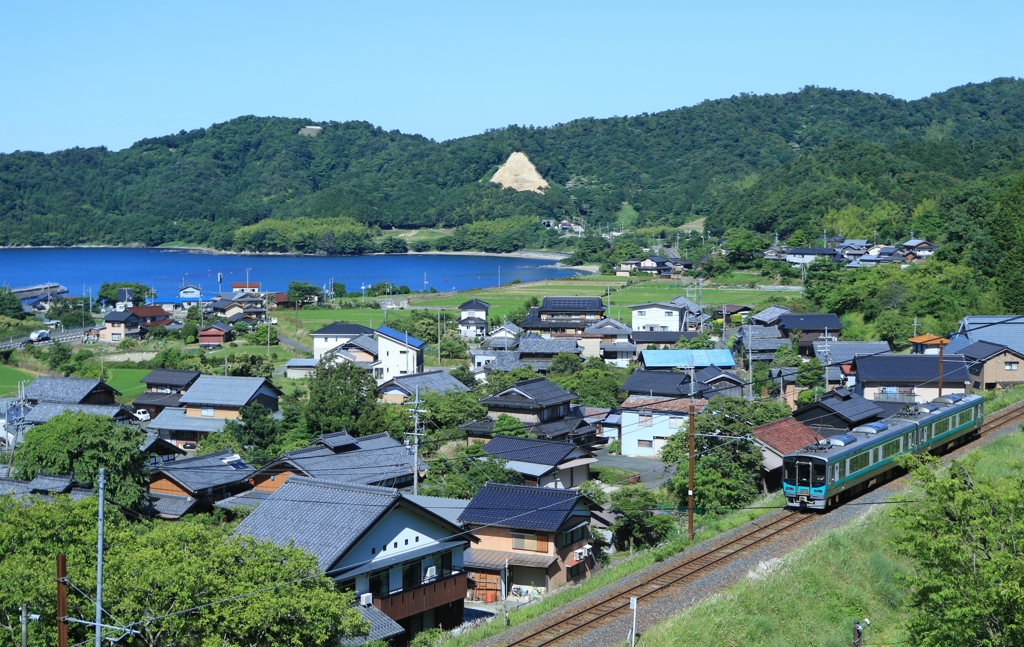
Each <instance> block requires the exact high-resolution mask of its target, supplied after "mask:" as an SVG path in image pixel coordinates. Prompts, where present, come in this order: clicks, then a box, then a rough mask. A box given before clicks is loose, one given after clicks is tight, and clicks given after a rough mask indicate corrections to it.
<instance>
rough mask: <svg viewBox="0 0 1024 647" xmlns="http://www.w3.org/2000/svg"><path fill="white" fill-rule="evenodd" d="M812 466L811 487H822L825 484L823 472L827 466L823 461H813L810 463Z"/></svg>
mask: <svg viewBox="0 0 1024 647" xmlns="http://www.w3.org/2000/svg"><path fill="white" fill-rule="evenodd" d="M811 466H812V467H813V475H812V477H811V481H812V482H811V487H822V486H824V485H825V473H826V470H827V466H826V465H825V462H824V461H814V462H813V463H811Z"/></svg>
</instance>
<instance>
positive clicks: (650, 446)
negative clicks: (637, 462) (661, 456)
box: [636, 440, 654, 449]
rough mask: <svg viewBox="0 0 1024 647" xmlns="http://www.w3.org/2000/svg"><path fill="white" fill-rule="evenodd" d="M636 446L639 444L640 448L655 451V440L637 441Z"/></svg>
mask: <svg viewBox="0 0 1024 647" xmlns="http://www.w3.org/2000/svg"><path fill="white" fill-rule="evenodd" d="M636 444H637V446H638V447H643V448H646V449H654V441H653V440H638V441H636Z"/></svg>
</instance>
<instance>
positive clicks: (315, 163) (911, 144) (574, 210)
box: [0, 78, 1024, 253]
mask: <svg viewBox="0 0 1024 647" xmlns="http://www.w3.org/2000/svg"><path fill="white" fill-rule="evenodd" d="M311 123H312V122H310V121H308V120H305V119H284V118H259V117H251V116H250V117H240V118H238V119H234V120H232V121H229V122H227V123H223V124H217V125H214V126H211V127H210V128H206V129H199V130H194V131H191V132H185V131H182V132H180V133H178V134H176V135H168V136H165V137H157V138H153V139H145V140H142V141H140V142H138V143H136V144H135V145H133V146H131V147H130V148H127V149H125V150H122V151H119V152H111V151H108V150H106V149H105V148H88V149H82V148H74V149H69V150H66V151H60V152H57V153H52V154H41V153H31V152H15V153H12V154H6V155H0V245H17V244H31V245H72V244H77V243H88V242H93V243H108V244H122V243H124V244H127V243H143V244H146V245H159V244H162V243H166V242H171V241H180V242H188V243H197V244H206V245H211V246H214V247H221V248H228V247H231V246H233V245H236V244H243V245H247V246H249V247H250V248H263V249H274V248H281V247H285V248H288V247H292V248H297V249H302V250H303V251H314V250H315V249H318V248H320V249H321V250H322V251H323V249H322V246H323V244H322V242H321V241H323V240H326V237H327V236H330V238H331V240H337V239H338V238H339V237H342V238H344V237H346V236H347V235H348V234H350V233H351V232H354V231H358V232H363V233H365V234H367V235H372V234H376V233H377V231H378V228H379V229H381V230H385V231H386V230H389V229H392V228H419V227H435V226H445V227H457V226H463V225H467V224H469V223H479V222H480V221H495V220H502V221H507V222H506V223H505V224H504V225H501V226H500V227H498V229H499V230H500V231H501V232H503V233H502V235H506V234H507V238H508V240H507V241H504V242H503V244H506V243H507V244H508V245H511V246H513V247H515V246H516V245H522V244H525V242H524V240H525V238H524V237H528V234H527V233H525V230H526V229H531V228H532V225H529V223H533V222H536V221H537V220H538V219H540V218H556V219H563V218H570V219H574V220H583V221H585V222H586V223H587V224H588V225H589V226H591V227H594V226H601V225H612V224H614V223H615V222H616V220H617V215H616V214H618V213H619V212H620V211H621V210H622V209H623V203H628V204H629V205H630V206H631V207H632V210H630V214H631V217H632V218H635V219H636V221H637V224H638V225H640V226H653V225H668V226H677V225H680V224H682V223H684V222H686V221H688V220H692V219H694V218H697V217H707V221H706V222H707V227H708V229H709V230H710V231H711V232H713V233H722V232H724V231H725V230H727V229H729V228H733V227H742V228H748V229H754V230H756V231H759V232H763V233H768V232H773V233H777V234H779V235H780V236H782V237H786V236H789V235H791V234H793V233H794V232H797V234H796V238H797V239H800V238H803V237H807V238H809V239H813V238H814V237H816V236H820V235H821V228H822V227H823V226H824V227H828V228H829V229H830V230H835V229H840V228H842V229H844V233H847V235H851V236H852V235H853V234H854V233H858V234H865V236H866V235H868V233H869V230H870V231H871V232H874V231H879V236H882V235H903V234H904V233H905V232H906V231H909V230H910V229H914V231H915V233H918V232H919V233H922V234H924V235H928V236H936V237H941V236H944V235H945V232H944V228H945V224H944V223H946V222H948V217H947V215H948V214H947V213H946V212H947V211H948V210H949V209H952V208H954V206H955V205H956V204H962V203H965V202H966V201H968V200H969V199H970V198H971V196H975V197H976V196H978V195H981V196H983V197H984V196H986V195H990V194H993V192H998V190H999V189H1000V187H1001V186H1002V185H1003V183H1004V182H1005V179H1006V178H1008V177H1010V176H1012V175H1013V174H1015V173H1017V172H1019V171H1020V170H1021V168H1022V158H1021V155H1020V152H1021V150H1022V148H1024V80H1017V79H1012V78H1011V79H997V80H994V81H991V82H988V83H980V84H971V85H966V86H962V87H958V88H954V89H951V90H949V91H946V92H942V93H938V94H934V95H932V96H930V97H927V98H925V99H921V100H918V101H903V100H899V99H895V98H893V97H890V96H886V95H878V94H869V93H864V92H854V91H837V90H831V89H823V88H814V87H809V88H805V89H803V90H801V91H799V92H794V93H790V94H783V95H765V96H754V95H740V96H737V97H732V98H729V99H722V100H716V101H705V102H704V103H701V104H699V105H697V106H693V107H690V108H682V109H679V110H670V111H666V112H660V113H656V114H643V115H637V116H634V117H624V118H618V117H616V118H611V119H592V118H588V119H579V120H576V121H573V122H570V123H567V124H559V125H556V126H552V127H548V128H524V127H520V126H509V127H507V128H503V129H497V130H491V131H488V132H485V133H482V134H480V135H475V136H472V137H466V138H463V139H457V140H452V141H446V142H440V143H438V142H434V141H432V140H429V139H426V138H424V137H420V136H417V135H406V134H402V133H400V132H397V131H391V132H388V131H384V130H382V129H380V128H375V127H374V126H372V125H371V124H369V123H365V122H345V123H338V122H321V123H318V124H316V125H319V126H321V127H322V129H321V130H320V131H319V134H317V135H316V136H303V135H300V134H299V132H298V131H299V130H300V128H302V127H304V126H306V125H309V124H311ZM513 151H523V152H524V153H526V155H527V156H528V157H529V159H530V160H531V161H532V162H533V163H534V164H535V165H536V167H537V170H538V171H539V172H540V174H541V175H542V176H543V177H544V178H545V179H546V180H547V181H548V182H549V183H550V186H549V188H548V189H547V190H546V191H545V192H544V193H543V194H537V193H532V192H515V191H513V190H511V189H505V190H502V189H501V188H500V187H498V186H497V185H495V184H491V183H490V182H488V181H487V179H488V178H489V177H490V176H491V175H492V174H493V173H494V172H495V170H496V169H497V168H498V166H499V165H501V164H502V163H503V162H504V161H505V160H506V159H507V158H508V156H509V154H510V153H512V152H513ZM965 192H966V193H965ZM964 196H967V197H964ZM985 199H986V200H987V199H988V198H985ZM988 208H989V207H986V209H988ZM633 210H635V214H634V213H633ZM527 218H528V220H527ZM299 219H301V220H299ZM339 219H341V220H339ZM264 221H268V222H267V223H266V224H264V225H261V226H258V227H256V228H252V227H251V226H252V225H256V224H257V223H260V222H264ZM279 221H281V222H279ZM289 221H293V222H289ZM314 221H325V222H323V223H320V224H317V223H316V222H314ZM353 221H354V222H353ZM524 223H527V224H526V225H524ZM538 226H539V225H538ZM243 227H248V229H246V230H244V231H243V233H242V234H241V236H240V237H239V234H237V233H236V232H238V231H239V230H240V229H241V228H243ZM524 227H525V229H524ZM314 229H315V230H316V232H317V233H316V235H315V236H316V237H315V239H314V238H313V237H311V236H312V234H311V235H310V236H306V237H305V238H303V236H302V235H300V234H301V232H304V231H312V230H314ZM473 231H476V232H477V233H476V234H473V233H472V232H473ZM296 232H298V233H296ZM460 232H468V233H467V234H466V235H465V236H463V239H460V240H461V242H458V243H457V244H458V245H463V246H464V245H468V244H471V243H469V242H466V241H469V240H470V239H472V238H473V236H474V235H476V236H478V237H482V238H487V237H489V236H490V235H492V234H493V233H494V232H493V231H492V230H490V229H488V227H487V226H486V225H483V224H481V225H478V227H477V228H476V229H475V230H474V229H468V230H460ZM516 232H518V233H516ZM335 234H337V235H335ZM236 237H237V239H236ZM254 241H255V242H254ZM318 246H319V247H318ZM326 251H333V252H335V253H338V252H343V253H359V252H360V251H368V249H367V248H359V249H356V248H352V249H347V250H342V249H335V247H333V244H332V246H329V249H327V250H326Z"/></svg>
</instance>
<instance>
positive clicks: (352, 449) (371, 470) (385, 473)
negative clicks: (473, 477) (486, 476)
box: [219, 431, 426, 507]
mask: <svg viewBox="0 0 1024 647" xmlns="http://www.w3.org/2000/svg"><path fill="white" fill-rule="evenodd" d="M414 465H415V456H414V455H413V450H412V448H411V447H409V446H407V445H403V444H402V443H400V442H398V441H397V440H395V439H393V438H392V437H391V436H389V435H388V434H387V433H386V432H382V433H378V434H373V435H370V436H360V437H358V438H353V437H351V436H349V435H348V434H347V433H345V432H343V431H341V432H337V433H333V434H325V435H323V436H321V437H320V438H318V439H317V441H316V442H315V443H313V444H312V445H310V446H309V447H305V448H303V449H296V450H294V451H290V452H285V454H284V455H283V456H281V457H280V458H278V459H276V460H273V461H271V462H270V463H267V464H266V465H264V466H263V467H261V468H260V469H258V470H256V471H255V472H253V473H252V475H251V476H250V477H249V482H250V483H251V484H252V486H253V494H255V495H257V496H262V497H263V498H265V497H266V496H267V495H268V493H270V492H276V491H277V490H279V489H280V488H281V486H282V485H284V484H285V483H287V482H288V480H289V479H290V478H292V477H295V476H305V477H309V478H315V479H320V480H322V481H332V482H335V483H357V484H360V485H378V486H381V487H396V488H406V487H412V482H413V472H414ZM420 468H421V469H426V464H425V463H423V462H422V461H421V462H420ZM219 507H231V506H230V504H228V505H223V506H219Z"/></svg>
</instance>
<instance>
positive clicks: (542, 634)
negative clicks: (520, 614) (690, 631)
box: [504, 511, 815, 647]
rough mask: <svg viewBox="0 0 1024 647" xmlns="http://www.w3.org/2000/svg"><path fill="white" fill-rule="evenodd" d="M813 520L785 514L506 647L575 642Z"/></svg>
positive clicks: (561, 617) (551, 621)
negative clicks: (632, 604) (633, 606)
mask: <svg viewBox="0 0 1024 647" xmlns="http://www.w3.org/2000/svg"><path fill="white" fill-rule="evenodd" d="M814 516H815V515H813V514H807V513H803V512H788V511H787V512H783V513H781V514H779V515H777V516H775V517H774V518H772V519H770V520H767V522H766V523H763V525H760V526H757V527H755V528H752V529H750V530H749V531H747V532H746V533H744V534H741V535H739V536H737V537H732V538H730V539H729V540H727V541H724V542H718V543H716V544H713V545H712V546H709V547H708V548H706V549H703V550H700V551H699V552H696V553H694V554H693V555H690V556H688V557H686V558H685V559H684V560H683V561H682V562H680V563H677V564H674V565H672V566H669V567H667V568H665V569H663V570H662V571H660V572H654V573H651V574H650V578H649V579H648V580H647V581H645V582H644V583H642V584H638V585H634V586H629V587H625V588H621V589H617V590H614V591H610V592H608V593H607V594H606V595H605V596H604V597H603V598H601V599H599V600H595V601H594V603H593V604H591V606H590V607H589V608H587V609H586V610H584V611H582V612H578V613H573V612H564V611H563V612H560V613H558V614H557V615H556V616H555V617H554V619H549V620H547V622H546V623H545V624H544V625H543V626H541V627H540V628H537V629H534V630H532V631H531V632H530V633H529V634H528V635H524V636H520V637H518V638H516V639H514V640H513V641H511V642H507V643H504V644H505V645H506V646H507V647H513V646H515V647H520V646H521V647H545V646H547V645H553V644H556V643H558V642H560V641H562V640H563V639H566V638H568V637H570V636H572V637H574V638H575V637H576V636H575V634H576V633H577V632H579V631H580V630H583V629H586V630H588V631H589V630H591V629H594V628H595V627H597V626H600V625H603V624H606V623H610V622H613V621H614V620H616V619H618V618H620V617H624V616H626V615H628V614H629V613H630V609H629V599H630V598H631V597H635V598H637V600H638V601H639V600H642V599H644V598H646V597H650V596H656V595H658V594H661V593H666V592H668V591H671V590H672V589H673V587H675V586H677V585H679V584H680V583H683V582H685V581H687V580H690V579H694V578H697V577H701V576H703V575H705V574H707V573H708V572H709V571H711V570H714V569H715V568H717V567H719V566H722V565H724V563H726V562H728V561H731V560H732V559H733V558H735V557H736V556H737V555H739V554H741V553H743V552H744V551H746V550H748V549H750V548H751V547H753V546H756V545H758V544H760V543H761V542H763V541H765V540H767V539H769V538H771V537H774V536H776V535H778V534H780V533H782V532H785V531H787V530H789V529H791V528H793V527H794V526H796V525H799V524H801V523H803V522H805V521H806V520H807V519H811V518H813V517H814Z"/></svg>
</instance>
